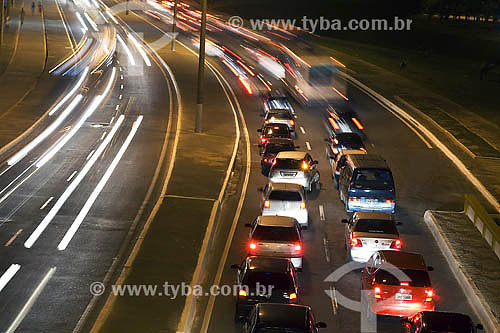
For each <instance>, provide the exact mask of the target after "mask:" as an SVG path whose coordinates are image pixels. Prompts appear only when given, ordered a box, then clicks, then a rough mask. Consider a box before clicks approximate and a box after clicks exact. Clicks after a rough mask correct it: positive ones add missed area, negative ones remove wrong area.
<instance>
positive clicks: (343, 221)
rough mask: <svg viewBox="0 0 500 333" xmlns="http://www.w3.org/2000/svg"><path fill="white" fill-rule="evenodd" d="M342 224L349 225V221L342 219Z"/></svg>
mask: <svg viewBox="0 0 500 333" xmlns="http://www.w3.org/2000/svg"><path fill="white" fill-rule="evenodd" d="M340 222H341V223H346V224H347V223H349V221H348V220H347V219H342V221H340Z"/></svg>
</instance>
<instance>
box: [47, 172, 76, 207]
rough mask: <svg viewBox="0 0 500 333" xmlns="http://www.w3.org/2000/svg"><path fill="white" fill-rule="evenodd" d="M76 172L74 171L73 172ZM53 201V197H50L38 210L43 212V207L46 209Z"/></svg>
mask: <svg viewBox="0 0 500 333" xmlns="http://www.w3.org/2000/svg"><path fill="white" fill-rule="evenodd" d="M75 172H76V171H75ZM52 200H54V197H50V198H48V199H47V201H45V203H44V204H43V205H42V206H41V207H40V210H44V209H45V207H47V205H48V204H49V203H50V202H51V201H52Z"/></svg>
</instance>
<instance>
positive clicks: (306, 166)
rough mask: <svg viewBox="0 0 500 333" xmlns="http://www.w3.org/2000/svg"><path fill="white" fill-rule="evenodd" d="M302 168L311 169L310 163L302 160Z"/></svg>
mask: <svg viewBox="0 0 500 333" xmlns="http://www.w3.org/2000/svg"><path fill="white" fill-rule="evenodd" d="M302 169H303V170H307V169H309V164H307V162H306V161H302Z"/></svg>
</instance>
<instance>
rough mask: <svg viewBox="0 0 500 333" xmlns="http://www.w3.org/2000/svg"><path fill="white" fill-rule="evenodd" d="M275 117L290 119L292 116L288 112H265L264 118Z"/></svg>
mask: <svg viewBox="0 0 500 333" xmlns="http://www.w3.org/2000/svg"><path fill="white" fill-rule="evenodd" d="M272 117H274V118H276V119H292V116H291V115H290V113H289V112H285V111H283V112H269V113H268V114H267V117H266V120H269V119H270V118H272Z"/></svg>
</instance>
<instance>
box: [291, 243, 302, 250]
mask: <svg viewBox="0 0 500 333" xmlns="http://www.w3.org/2000/svg"><path fill="white" fill-rule="evenodd" d="M293 248H294V249H295V251H301V250H302V246H301V245H300V244H299V243H295V246H294V247H293Z"/></svg>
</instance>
